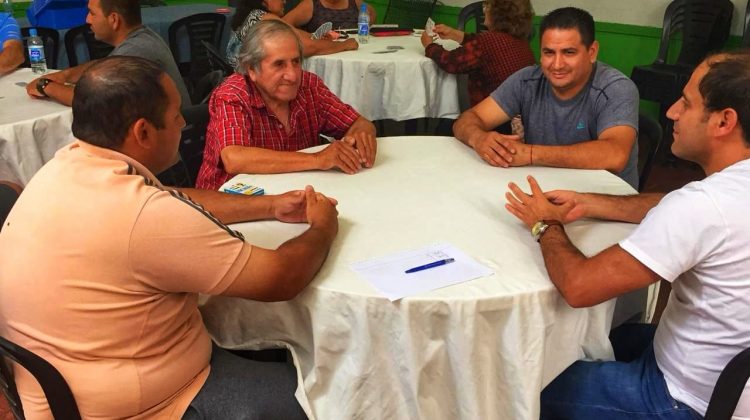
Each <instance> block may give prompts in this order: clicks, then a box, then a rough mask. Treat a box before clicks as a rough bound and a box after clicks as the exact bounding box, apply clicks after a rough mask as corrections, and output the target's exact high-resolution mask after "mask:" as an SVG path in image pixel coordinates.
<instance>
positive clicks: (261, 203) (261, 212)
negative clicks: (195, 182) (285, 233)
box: [178, 188, 274, 224]
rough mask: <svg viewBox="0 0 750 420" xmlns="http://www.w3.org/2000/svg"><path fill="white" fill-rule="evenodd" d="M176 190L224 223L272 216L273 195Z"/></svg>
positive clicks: (188, 189)
mask: <svg viewBox="0 0 750 420" xmlns="http://www.w3.org/2000/svg"><path fill="white" fill-rule="evenodd" d="M178 190H179V191H180V192H182V193H183V194H185V195H187V196H188V197H190V199H191V200H193V201H195V202H196V203H198V204H200V205H202V206H203V208H205V209H206V210H208V211H209V212H210V213H211V214H213V215H214V216H216V217H217V218H218V219H219V220H220V221H221V222H222V223H224V224H230V223H238V222H247V221H251V220H264V219H273V218H274V214H273V200H274V196H246V195H241V194H227V193H223V192H219V191H213V190H200V189H196V188H178Z"/></svg>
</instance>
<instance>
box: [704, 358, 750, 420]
mask: <svg viewBox="0 0 750 420" xmlns="http://www.w3.org/2000/svg"><path fill="white" fill-rule="evenodd" d="M748 379H750V348H748V349H745V350H743V351H741V352H740V353H739V354H737V355H736V356H734V357H733V358H732V360H730V361H729V363H727V365H726V366H725V367H724V369H723V370H722V371H721V375H719V379H718V380H717V381H716V386H714V391H713V393H712V394H711V399H710V400H709V402H708V408H707V409H706V416H705V417H704V418H705V419H706V420H730V419H731V418H732V415H733V414H734V410H735V409H736V408H737V403H738V402H739V401H740V397H741V396H742V392H743V391H744V390H745V385H746V384H747V380H748Z"/></svg>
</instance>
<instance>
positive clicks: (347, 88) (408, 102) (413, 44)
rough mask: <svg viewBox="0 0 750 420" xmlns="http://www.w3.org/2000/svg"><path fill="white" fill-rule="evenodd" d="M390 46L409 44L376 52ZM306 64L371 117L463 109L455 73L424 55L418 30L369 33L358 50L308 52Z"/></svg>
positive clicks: (452, 114)
mask: <svg viewBox="0 0 750 420" xmlns="http://www.w3.org/2000/svg"><path fill="white" fill-rule="evenodd" d="M441 43H443V44H444V45H445V46H446V48H448V49H453V48H456V47H458V44H457V43H455V42H453V41H441ZM388 46H399V47H403V48H404V49H403V50H398V51H396V52H394V53H388V54H374V52H375V51H385V50H386V49H387V47H388ZM303 66H304V68H305V70H308V71H311V72H313V73H315V74H317V75H318V76H320V77H321V78H322V79H323V81H324V82H325V84H326V86H328V88H329V89H331V91H333V93H335V94H336V95H337V96H338V97H339V98H341V100H342V101H344V102H345V103H347V104H349V105H351V106H353V107H354V109H356V110H357V111H358V112H359V113H360V114H362V115H364V116H365V118H367V119H369V120H370V121H375V120H382V119H393V120H396V121H404V120H409V119H413V118H456V117H457V116H458V114H459V106H458V90H457V89H458V88H457V86H456V76H455V75H453V74H450V73H446V72H444V71H442V70H440V68H438V66H437V64H435V62H434V61H432V60H431V59H429V58H427V57H425V55H424V47H423V46H422V43H421V41H420V40H419V38H418V37H415V36H394V37H374V36H370V41H369V42H368V43H367V44H360V46H359V49H358V50H356V51H345V52H341V53H337V54H331V55H320V56H315V57H309V58H306V59H305V60H304V63H303Z"/></svg>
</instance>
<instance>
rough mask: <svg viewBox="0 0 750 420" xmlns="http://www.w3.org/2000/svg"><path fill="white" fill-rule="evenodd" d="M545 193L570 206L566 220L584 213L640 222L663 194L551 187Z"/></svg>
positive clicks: (603, 217)
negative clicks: (616, 193)
mask: <svg viewBox="0 0 750 420" xmlns="http://www.w3.org/2000/svg"><path fill="white" fill-rule="evenodd" d="M544 195H545V197H546V198H547V199H548V200H549V201H550V202H551V203H552V204H555V205H558V206H570V208H571V210H570V212H569V213H568V214H567V215H566V217H565V219H564V220H563V221H564V222H566V223H567V222H571V221H573V220H577V219H579V218H581V217H590V218H594V219H603V220H616V221H620V222H628V223H640V222H641V221H642V220H643V218H644V217H646V213H648V212H649V210H651V209H652V208H654V207H655V206H656V205H657V204H659V201H661V199H662V198H663V197H664V194H662V193H644V194H635V195H609V194H595V193H578V192H575V191H564V190H554V191H548V192H546V193H544Z"/></svg>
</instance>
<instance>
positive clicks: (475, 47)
mask: <svg viewBox="0 0 750 420" xmlns="http://www.w3.org/2000/svg"><path fill="white" fill-rule="evenodd" d="M425 55H426V56H427V57H430V58H431V59H432V60H434V61H435V62H436V63H437V65H438V66H439V67H440V68H441V69H443V70H445V71H447V72H448V73H468V74H469V98H470V99H471V105H472V106H474V105H476V104H478V103H479V102H481V101H482V100H483V99H484V98H486V97H488V96H490V93H492V91H494V90H495V89H497V87H498V86H500V84H501V83H502V82H503V81H505V79H507V78H508V76H510V75H511V74H513V73H515V72H516V71H518V70H520V69H522V68H524V67H527V66H531V65H533V64H535V63H536V60H534V54H533V53H532V52H531V48H530V47H529V42H528V41H527V40H525V39H518V38H514V37H512V36H510V35H508V34H506V33H504V32H494V31H486V32H482V33H479V34H466V35H464V41H463V43H462V44H461V48H456V49H455V50H453V51H446V50H445V49H444V48H443V47H441V46H440V45H438V44H430V45H428V46H427V48H426V49H425Z"/></svg>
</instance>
